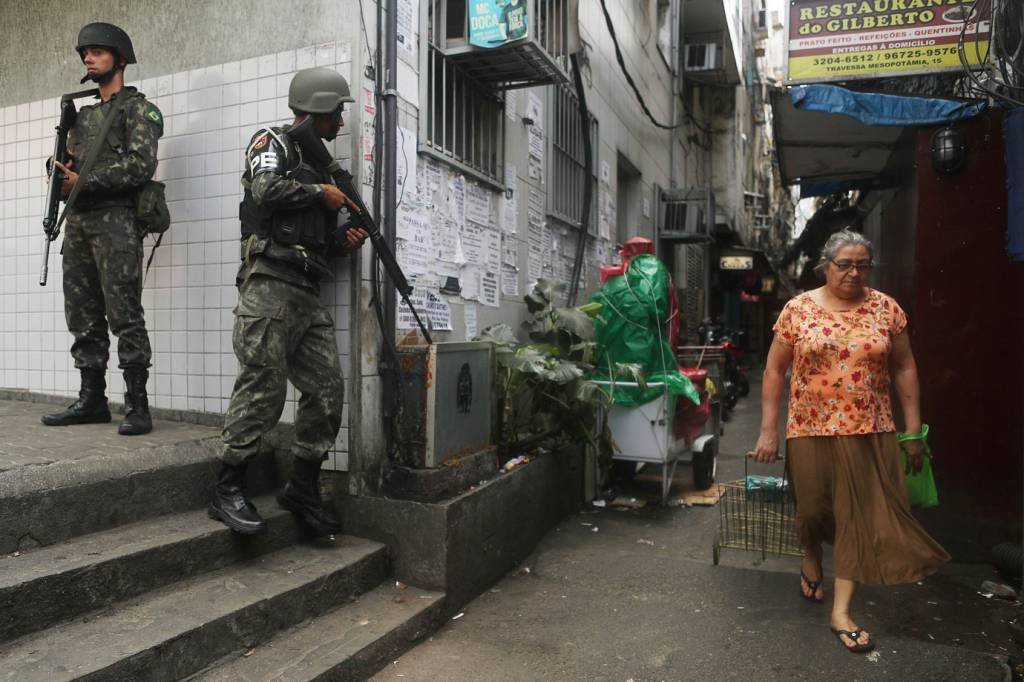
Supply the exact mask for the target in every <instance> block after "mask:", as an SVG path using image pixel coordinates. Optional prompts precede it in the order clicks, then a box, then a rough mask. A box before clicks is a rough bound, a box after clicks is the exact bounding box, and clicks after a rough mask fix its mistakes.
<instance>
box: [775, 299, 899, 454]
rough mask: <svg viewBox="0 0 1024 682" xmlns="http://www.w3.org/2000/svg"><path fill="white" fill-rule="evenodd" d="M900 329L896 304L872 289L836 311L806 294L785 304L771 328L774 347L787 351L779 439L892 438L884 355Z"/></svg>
mask: <svg viewBox="0 0 1024 682" xmlns="http://www.w3.org/2000/svg"><path fill="white" fill-rule="evenodd" d="M906 326H907V315H906V313H905V312H903V309H902V308H900V306H899V304H897V303H896V301H894V300H893V299H892V298H891V297H889V296H886V295H885V294H883V293H881V292H879V291H876V290H874V289H868V290H867V296H866V297H865V299H864V302H863V303H862V304H861V305H859V306H858V307H856V308H854V309H852V310H844V311H841V312H834V311H829V310H826V309H825V308H823V307H822V306H820V305H819V304H817V303H815V302H814V299H813V298H811V294H810V292H806V293H803V294H800V295H799V296H797V297H796V298H794V299H792V300H791V301H789V303H787V304H786V307H785V308H783V309H782V313H781V314H780V315H779V319H778V321H777V322H776V323H775V327H774V330H775V339H776V341H779V342H780V343H784V344H786V345H787V346H791V347H792V348H793V372H792V378H791V380H790V396H789V419H788V421H787V423H786V438H801V437H804V436H849V435H856V434H863V433H879V432H883V433H884V432H891V431H895V430H896V426H895V424H894V423H893V419H892V401H891V398H890V395H889V385H890V378H889V352H890V350H891V349H892V340H893V339H894V338H895V337H896V336H898V335H899V334H900V332H902V331H903V330H904V329H905V328H906Z"/></svg>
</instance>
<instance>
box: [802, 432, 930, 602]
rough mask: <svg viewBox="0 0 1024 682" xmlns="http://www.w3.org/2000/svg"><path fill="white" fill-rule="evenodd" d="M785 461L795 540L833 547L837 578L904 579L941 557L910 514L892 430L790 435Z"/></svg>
mask: <svg viewBox="0 0 1024 682" xmlns="http://www.w3.org/2000/svg"><path fill="white" fill-rule="evenodd" d="M786 459H787V467H788V470H789V476H790V480H791V481H792V485H793V492H794V493H795V496H796V529H797V534H798V536H799V537H800V542H801V544H802V545H803V546H804V547H805V548H818V547H820V546H821V543H822V542H827V543H829V544H831V545H833V547H834V551H835V555H834V565H835V574H836V577H837V578H847V579H849V580H855V581H857V582H861V583H882V584H884V585H891V584H894V583H908V582H914V581H917V580H920V579H922V578H924V577H925V576H929V575H931V574H932V573H935V571H937V570H938V569H939V567H940V566H942V564H944V563H945V562H947V561H949V554H947V553H946V551H945V550H944V549H942V547H941V546H940V545H939V543H937V542H935V540H933V539H932V538H931V536H929V535H928V533H926V532H925V530H924V529H923V528H922V527H921V525H920V524H919V523H918V522H917V519H915V518H914V517H913V515H912V514H911V513H910V505H909V504H908V502H907V484H906V478H905V476H904V474H903V467H902V463H901V459H900V450H899V443H898V442H897V440H896V434H894V433H872V434H866V435H860V436H815V437H806V438H791V439H789V440H788V441H786Z"/></svg>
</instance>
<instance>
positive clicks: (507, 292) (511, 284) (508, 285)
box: [501, 263, 519, 298]
mask: <svg viewBox="0 0 1024 682" xmlns="http://www.w3.org/2000/svg"><path fill="white" fill-rule="evenodd" d="M501 294H502V295H503V296H508V297H510V298H519V268H517V267H516V266H514V265H509V264H508V263H502V264H501Z"/></svg>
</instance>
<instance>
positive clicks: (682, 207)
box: [658, 187, 715, 238]
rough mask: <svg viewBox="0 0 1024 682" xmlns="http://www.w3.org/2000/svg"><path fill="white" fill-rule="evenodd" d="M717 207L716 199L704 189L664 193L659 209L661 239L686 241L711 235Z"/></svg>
mask: <svg viewBox="0 0 1024 682" xmlns="http://www.w3.org/2000/svg"><path fill="white" fill-rule="evenodd" d="M714 206H715V203H714V196H713V195H712V194H711V192H710V191H709V190H707V189H705V188H703V187H692V188H690V189H684V190H665V191H663V192H662V193H661V201H660V205H659V207H658V210H659V216H658V217H659V220H658V227H659V230H660V232H661V236H662V237H663V238H673V237H675V238H685V237H689V236H705V235H708V234H710V233H711V224H712V221H713V220H714V214H715V208H714Z"/></svg>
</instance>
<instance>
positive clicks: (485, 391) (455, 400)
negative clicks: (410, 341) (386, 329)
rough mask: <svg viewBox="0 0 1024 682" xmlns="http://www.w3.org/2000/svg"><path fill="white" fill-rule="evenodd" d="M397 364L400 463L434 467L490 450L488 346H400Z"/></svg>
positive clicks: (491, 368)
mask: <svg viewBox="0 0 1024 682" xmlns="http://www.w3.org/2000/svg"><path fill="white" fill-rule="evenodd" d="M398 361H399V372H400V375H401V379H402V396H401V397H402V401H403V405H402V414H401V419H400V421H399V428H400V429H401V433H400V434H399V436H400V441H401V448H402V459H403V461H404V463H405V464H407V465H409V466H413V467H426V468H433V467H439V466H442V465H444V464H445V463H446V462H449V461H450V460H455V459H458V458H460V457H464V456H466V455H470V454H473V453H475V452H479V451H481V450H484V449H487V448H490V447H491V446H492V445H493V443H494V434H493V424H494V409H495V401H494V395H493V389H494V345H493V344H491V343H488V342H467V343H435V344H432V345H429V346H408V347H404V348H403V347H399V348H398Z"/></svg>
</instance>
